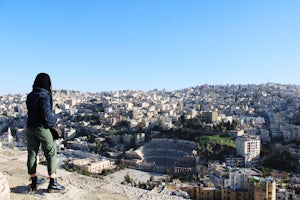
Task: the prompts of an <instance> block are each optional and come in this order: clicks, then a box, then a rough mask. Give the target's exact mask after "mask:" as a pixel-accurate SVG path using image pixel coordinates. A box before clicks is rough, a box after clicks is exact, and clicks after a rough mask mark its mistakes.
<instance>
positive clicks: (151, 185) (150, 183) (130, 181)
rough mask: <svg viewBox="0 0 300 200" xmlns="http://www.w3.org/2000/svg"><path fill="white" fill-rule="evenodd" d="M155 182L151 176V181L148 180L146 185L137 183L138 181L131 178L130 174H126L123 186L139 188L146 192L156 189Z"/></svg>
mask: <svg viewBox="0 0 300 200" xmlns="http://www.w3.org/2000/svg"><path fill="white" fill-rule="evenodd" d="M153 181H154V177H153V176H150V178H149V180H147V182H146V183H145V182H141V181H139V182H138V183H136V181H135V180H134V179H133V178H132V177H130V176H129V174H126V175H125V176H124V181H122V182H121V184H123V185H125V184H129V185H131V186H133V187H137V188H141V189H145V190H152V189H153V188H154V187H155V183H154V182H153Z"/></svg>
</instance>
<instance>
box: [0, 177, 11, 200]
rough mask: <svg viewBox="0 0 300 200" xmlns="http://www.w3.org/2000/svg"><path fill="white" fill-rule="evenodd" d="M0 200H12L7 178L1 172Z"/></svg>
mask: <svg viewBox="0 0 300 200" xmlns="http://www.w3.org/2000/svg"><path fill="white" fill-rule="evenodd" d="M0 199H7V200H9V199H10V189H9V186H8V182H7V179H6V177H5V176H4V175H3V174H2V173H1V172H0Z"/></svg>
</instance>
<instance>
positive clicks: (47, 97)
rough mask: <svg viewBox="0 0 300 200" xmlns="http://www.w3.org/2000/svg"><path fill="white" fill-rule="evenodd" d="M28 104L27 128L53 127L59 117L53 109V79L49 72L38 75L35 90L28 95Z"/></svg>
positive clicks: (34, 85)
mask: <svg viewBox="0 0 300 200" xmlns="http://www.w3.org/2000/svg"><path fill="white" fill-rule="evenodd" d="M26 105H27V110H28V120H27V128H32V127H41V126H43V127H44V128H51V127H53V126H54V125H55V123H56V120H57V118H56V117H55V115H54V114H53V111H52V107H53V106H52V94H51V80H50V77H49V75H48V74H46V73H40V74H38V75H37V77H36V79H35V81H34V84H33V90H32V92H30V93H29V94H28V95H27V99H26Z"/></svg>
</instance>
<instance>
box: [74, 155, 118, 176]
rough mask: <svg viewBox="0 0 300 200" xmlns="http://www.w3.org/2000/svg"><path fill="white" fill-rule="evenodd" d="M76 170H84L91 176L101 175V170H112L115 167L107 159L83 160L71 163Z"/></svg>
mask: <svg viewBox="0 0 300 200" xmlns="http://www.w3.org/2000/svg"><path fill="white" fill-rule="evenodd" d="M73 165H74V167H75V168H76V169H79V170H84V171H87V172H90V173H93V174H97V173H101V172H102V171H103V169H112V168H114V167H115V165H114V162H113V161H110V160H107V159H101V160H98V159H92V158H83V159H78V160H74V161H73Z"/></svg>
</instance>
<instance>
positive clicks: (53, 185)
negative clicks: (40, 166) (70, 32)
mask: <svg viewBox="0 0 300 200" xmlns="http://www.w3.org/2000/svg"><path fill="white" fill-rule="evenodd" d="M32 87H33V89H32V91H31V92H30V93H29V94H28V95H27V100H26V105H27V110H28V121H27V151H28V157H27V169H28V174H29V175H30V177H31V181H32V183H31V190H32V191H36V189H37V185H38V184H39V181H38V178H37V175H36V167H37V155H38V151H39V148H40V145H41V146H42V149H43V151H44V155H45V157H46V160H47V169H48V175H49V178H50V183H49V186H48V189H47V191H48V192H61V191H63V190H64V189H65V187H64V186H62V185H60V184H58V183H57V181H56V178H55V174H56V157H57V151H56V141H55V140H54V139H53V136H52V134H51V132H50V128H53V127H54V125H55V123H56V120H57V118H56V117H55V115H54V114H53V112H52V85H51V80H50V76H49V75H48V74H46V73H40V74H38V75H37V76H36V78H35V80H34V83H33V86H32Z"/></svg>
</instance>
